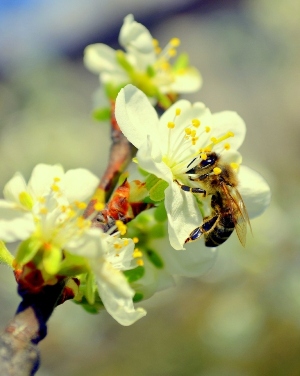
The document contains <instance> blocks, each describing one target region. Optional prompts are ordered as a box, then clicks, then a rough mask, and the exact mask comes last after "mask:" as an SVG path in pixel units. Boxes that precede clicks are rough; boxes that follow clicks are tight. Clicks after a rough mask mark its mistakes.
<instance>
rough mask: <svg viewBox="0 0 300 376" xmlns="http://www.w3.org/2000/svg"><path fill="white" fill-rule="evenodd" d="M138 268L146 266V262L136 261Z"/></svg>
mask: <svg viewBox="0 0 300 376" xmlns="http://www.w3.org/2000/svg"><path fill="white" fill-rule="evenodd" d="M136 263H137V265H138V266H144V261H143V260H142V259H138V260H136Z"/></svg>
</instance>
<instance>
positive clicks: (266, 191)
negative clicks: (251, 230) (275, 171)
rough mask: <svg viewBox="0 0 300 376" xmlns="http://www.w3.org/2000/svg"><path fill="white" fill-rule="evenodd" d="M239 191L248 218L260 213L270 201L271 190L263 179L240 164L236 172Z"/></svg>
mask: <svg viewBox="0 0 300 376" xmlns="http://www.w3.org/2000/svg"><path fill="white" fill-rule="evenodd" d="M238 178H239V187H238V189H239V192H240V194H241V195H242V197H243V200H244V202H245V205H246V208H247V211H248V214H249V217H250V218H254V217H257V216H259V215H261V214H262V213H263V212H264V211H265V210H266V209H267V207H268V206H269V205H270V201H271V191H270V187H269V185H268V183H267V182H266V181H265V179H264V178H263V177H262V176H261V175H260V174H258V173H257V172H256V171H254V170H252V169H251V168H249V167H246V166H241V167H240V170H239V174H238Z"/></svg>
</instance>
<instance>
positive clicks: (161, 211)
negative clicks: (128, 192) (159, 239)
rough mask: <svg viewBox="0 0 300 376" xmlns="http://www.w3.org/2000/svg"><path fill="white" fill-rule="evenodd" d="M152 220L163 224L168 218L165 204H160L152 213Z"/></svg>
mask: <svg viewBox="0 0 300 376" xmlns="http://www.w3.org/2000/svg"><path fill="white" fill-rule="evenodd" d="M154 218H155V219H156V220H157V222H165V221H166V220H167V218H168V216H167V212H166V208H165V203H164V202H161V203H160V204H159V205H158V207H157V208H156V209H155V211H154Z"/></svg>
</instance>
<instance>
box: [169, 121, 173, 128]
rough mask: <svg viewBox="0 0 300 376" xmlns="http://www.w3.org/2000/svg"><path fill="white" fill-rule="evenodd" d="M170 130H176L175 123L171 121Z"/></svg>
mask: <svg viewBox="0 0 300 376" xmlns="http://www.w3.org/2000/svg"><path fill="white" fill-rule="evenodd" d="M168 128H169V129H173V128H175V123H174V122H173V121H169V122H168Z"/></svg>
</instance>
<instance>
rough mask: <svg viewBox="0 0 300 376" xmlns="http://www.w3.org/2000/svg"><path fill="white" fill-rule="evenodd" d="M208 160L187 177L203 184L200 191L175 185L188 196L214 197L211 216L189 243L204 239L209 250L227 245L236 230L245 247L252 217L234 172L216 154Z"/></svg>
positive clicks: (188, 239) (204, 221) (209, 156)
mask: <svg viewBox="0 0 300 376" xmlns="http://www.w3.org/2000/svg"><path fill="white" fill-rule="evenodd" d="M205 156H206V159H202V160H201V162H200V163H199V164H198V165H197V166H195V167H193V168H191V169H190V170H188V171H187V172H186V174H188V175H192V176H189V179H190V180H191V181H194V182H200V183H201V187H203V188H200V187H196V188H192V187H189V186H187V185H183V184H180V183H179V182H178V181H177V180H176V183H177V184H178V185H179V186H180V188H181V189H182V190H184V191H187V192H192V193H201V194H203V196H204V197H205V196H206V195H211V208H212V214H211V215H210V216H208V217H205V218H204V219H203V223H202V224H201V225H200V226H199V227H197V228H196V229H195V230H193V231H192V232H191V233H190V235H189V237H188V238H187V239H186V241H185V242H186V243H188V242H191V241H195V240H197V239H199V238H200V237H201V236H204V239H205V245H206V247H216V246H218V245H221V244H222V243H224V242H225V241H226V240H227V239H228V238H229V237H230V235H231V234H232V233H233V231H234V229H235V230H236V233H237V235H238V238H239V240H240V242H241V244H242V245H243V246H245V244H246V233H247V224H248V225H249V227H250V229H251V225H250V221H249V216H248V213H247V210H246V207H245V204H244V201H243V199H242V196H241V195H240V193H239V191H238V190H237V186H238V180H237V176H236V173H235V171H234V170H233V168H232V167H231V166H230V165H229V164H228V163H224V162H222V159H221V157H220V156H219V155H218V154H216V153H215V152H209V153H206V154H205Z"/></svg>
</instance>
